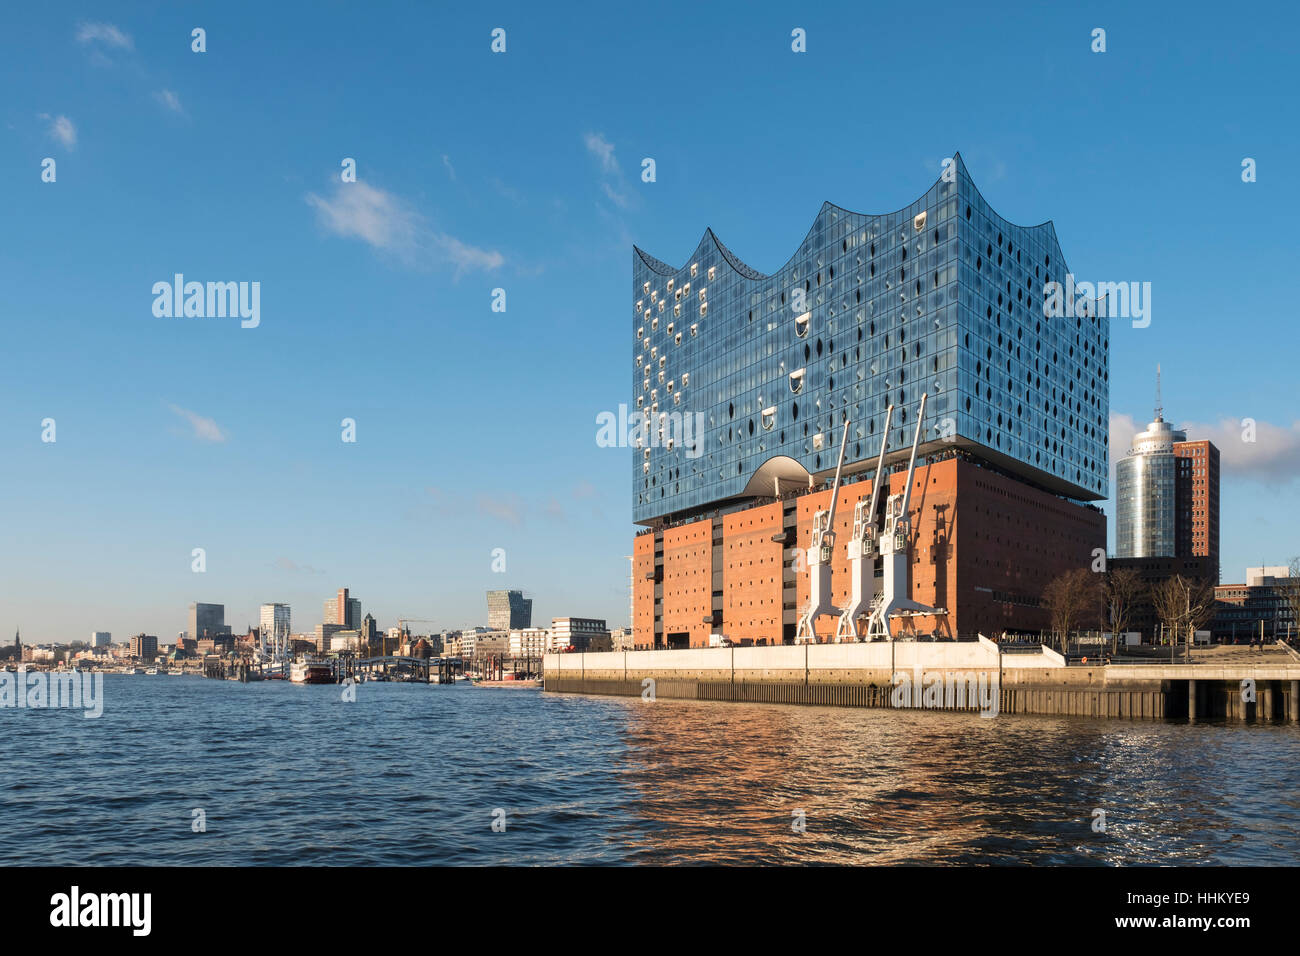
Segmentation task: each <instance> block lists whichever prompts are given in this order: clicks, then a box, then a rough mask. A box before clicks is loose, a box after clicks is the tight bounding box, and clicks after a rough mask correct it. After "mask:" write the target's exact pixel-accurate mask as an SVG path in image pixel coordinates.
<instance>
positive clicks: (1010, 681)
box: [544, 639, 1300, 721]
mask: <svg viewBox="0 0 1300 956" xmlns="http://www.w3.org/2000/svg"><path fill="white" fill-rule="evenodd" d="M544 668H545V680H544V686H545V689H546V690H547V691H551V692H556V693H575V694H607V695H617V696H636V697H640V696H646V695H647V694H649V693H653V695H654V696H655V697H663V698H676V699H684V700H714V701H735V702H750V703H782V704H810V705H821V706H839V707H895V706H899V704H898V701H899V696H898V695H897V694H895V693H894V691H895V689H896V688H897V687H899V686H900V685H903V686H908V687H911V688H914V691H913V693H912V696H910V697H908V698H905V699H906V700H908V701H910V703H909V704H905V706H916V707H934V708H936V709H945V710H954V709H958V710H985V711H988V712H996V713H1001V714H1043V715H1074V716H1081V717H1112V718H1125V719H1128V718H1142V719H1163V718H1171V717H1174V718H1190V719H1196V718H1197V717H1203V718H1209V717H1226V718H1229V719H1242V720H1247V719H1252V720H1261V721H1265V720H1277V721H1284V720H1288V719H1290V720H1292V721H1294V720H1295V719H1296V718H1295V717H1294V716H1293V715H1295V714H1297V713H1300V708H1298V706H1297V705H1300V663H1293V664H1291V665H1289V666H1285V667H1276V666H1272V667H1255V668H1247V667H1204V666H1197V665H1156V666H1152V665H1142V666H1136V665H1134V666H1120V665H1108V666H1095V667H1089V666H1087V665H1073V666H1068V667H1067V666H1066V665H1065V662H1064V660H1063V659H1062V658H1061V656H1060V655H1059V654H1056V653H1054V652H1050V651H1048V650H1046V649H1045V651H1044V652H1043V653H1028V654H1003V653H1001V651H1000V649H999V648H998V646H997V645H996V644H994V643H992V642H991V641H988V640H985V639H981V640H980V641H978V642H961V643H947V642H943V643H921V642H894V643H892V644H891V643H888V642H876V643H871V644H865V643H863V644H805V645H794V646H777V647H735V648H700V649H693V650H673V651H614V652H603V653H594V654H548V655H547V656H546V658H545V661H544ZM1275 671H1276V673H1274V672H1275ZM1247 679H1249V680H1250V681H1253V682H1254V685H1253V686H1254V691H1253V693H1254V695H1255V698H1256V700H1255V701H1254V702H1251V703H1244V702H1242V701H1241V700H1240V698H1241V696H1242V688H1243V687H1244V684H1243V681H1244V680H1247ZM651 681H652V682H653V684H651V683H650V682H651ZM932 685H938V687H939V690H938V691H935V692H934V693H933V694H932V696H929V697H926V696H925V695H924V694H923V690H924V689H929V688H931V686H932ZM953 687H957V688H959V689H960V688H969V692H967V693H958V694H957V695H954V692H953V690H952V688H953ZM980 688H984V693H985V695H986V696H985V698H984V702H985V703H986V704H992V698H993V696H994V695H995V696H996V704H995V705H992V706H984V707H981V705H980V699H979V698H978V696H977V691H978V690H979V689H980ZM990 688H991V690H990Z"/></svg>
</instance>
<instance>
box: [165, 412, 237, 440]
mask: <svg viewBox="0 0 1300 956" xmlns="http://www.w3.org/2000/svg"><path fill="white" fill-rule="evenodd" d="M167 407H168V408H170V409H171V410H172V411H173V412H174V413H175V414H176V415H178V416H179V417H181V418H183V419H185V421H187V422H188V423H189V426H190V430H191V436H192V437H194V438H197V439H199V440H200V441H210V442H223V441H225V440H226V437H227V436H226V433H225V432H224V431H223V430H222V429H221V426H220V425H218V424H217V423H216V422H215V421H213V420H212V419H211V418H204V417H203V416H202V415H200V414H198V413H197V412H192V411H190V410H189V409H188V408H181V407H180V406H179V405H171V404H169V405H168V406H167Z"/></svg>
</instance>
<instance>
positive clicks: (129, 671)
mask: <svg viewBox="0 0 1300 956" xmlns="http://www.w3.org/2000/svg"><path fill="white" fill-rule="evenodd" d="M123 673H124V674H143V673H144V671H142V670H140V668H138V667H128V668H127V669H126V670H125V671H123Z"/></svg>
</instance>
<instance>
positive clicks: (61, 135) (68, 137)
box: [39, 113, 77, 149]
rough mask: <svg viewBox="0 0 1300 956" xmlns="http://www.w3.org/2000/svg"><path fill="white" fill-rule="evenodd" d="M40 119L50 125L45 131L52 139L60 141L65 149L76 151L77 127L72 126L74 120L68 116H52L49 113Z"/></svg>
mask: <svg viewBox="0 0 1300 956" xmlns="http://www.w3.org/2000/svg"><path fill="white" fill-rule="evenodd" d="M39 118H40V119H43V120H45V121H46V122H48V123H49V124H50V125H49V127H48V128H47V129H46V130H45V132H46V133H47V134H48V135H49V136H50V137H52V138H53V139H56V140H58V141H59V142H60V143H61V144H62V145H63V147H64V148H65V149H76V147H77V127H75V126H73V125H72V120H70V119H68V118H67V117H66V116H51V115H50V114H49V113H41V114H39Z"/></svg>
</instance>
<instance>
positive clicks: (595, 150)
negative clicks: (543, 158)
mask: <svg viewBox="0 0 1300 956" xmlns="http://www.w3.org/2000/svg"><path fill="white" fill-rule="evenodd" d="M582 141H583V143H584V144H585V145H586V147H587V152H588V153H590V154H591V155H592V156H593V157H594V158H595V160H596V164H597V165H598V166H599V167H600V174H601V176H602V177H603V178H602V181H601V184H600V188H601V191H602V192H603V193H604V194H605V196H606V197H607V198H608V199H609V200H610V202H612V203H614V205H616V206H618V207H619V208H620V209H627V208H628V207H629V206H630V205H631V203H632V199H631V196H630V195H629V193H628V191H627V182H626V180H624V178H623V170H622V169H620V168H619V165H618V160H617V159H615V158H614V144H613V143H611V142H610V141H609V140H608V139H606V138H605V134H604V133H587V134H586V135H585V136H584V137H583V138H582Z"/></svg>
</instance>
